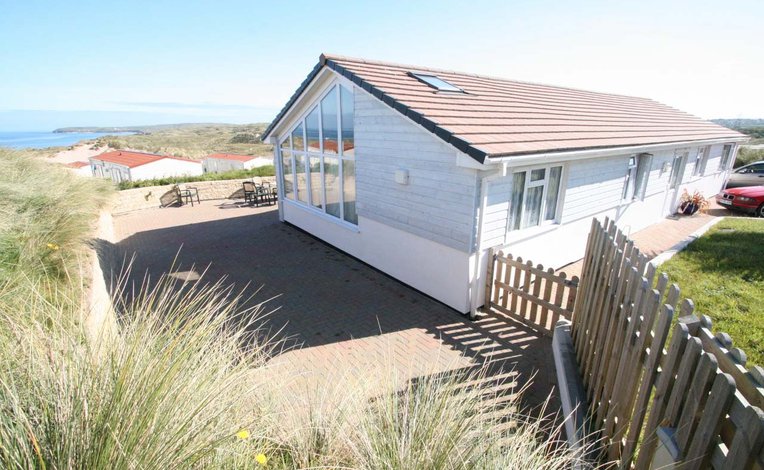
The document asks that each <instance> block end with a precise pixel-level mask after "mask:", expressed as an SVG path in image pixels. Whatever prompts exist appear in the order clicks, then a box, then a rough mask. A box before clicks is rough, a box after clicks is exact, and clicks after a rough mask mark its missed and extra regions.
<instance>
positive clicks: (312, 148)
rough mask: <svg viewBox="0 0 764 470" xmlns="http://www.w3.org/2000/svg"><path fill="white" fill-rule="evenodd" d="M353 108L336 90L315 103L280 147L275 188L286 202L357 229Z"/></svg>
mask: <svg viewBox="0 0 764 470" xmlns="http://www.w3.org/2000/svg"><path fill="white" fill-rule="evenodd" d="M353 103H354V100H353V92H352V90H350V89H348V88H346V87H344V86H342V85H338V84H337V85H333V86H332V87H330V88H329V89H328V90H327V91H326V92H325V93H324V95H323V96H322V97H320V98H319V100H318V104H317V105H316V106H315V107H314V108H312V109H311V110H310V112H308V114H307V115H306V116H305V117H304V118H303V119H302V120H301V121H299V122H298V123H297V124H296V125H295V127H294V130H292V132H291V133H290V134H289V135H288V136H287V137H286V138H285V139H284V141H283V142H282V143H281V145H280V151H281V167H282V172H281V181H280V184H281V185H282V186H283V188H284V195H285V198H286V199H290V200H293V201H295V202H298V203H301V204H303V205H305V206H308V207H312V208H313V209H314V210H317V211H320V212H322V213H324V214H326V215H328V216H331V217H335V218H337V219H339V220H343V221H345V222H348V223H350V224H353V225H357V224H358V215H357V214H356V205H355V200H356V197H355V135H354V130H353V118H354V114H353ZM290 141H291V145H290ZM340 143H341V145H340ZM306 144H307V145H306Z"/></svg>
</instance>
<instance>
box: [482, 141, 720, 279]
mask: <svg viewBox="0 0 764 470" xmlns="http://www.w3.org/2000/svg"><path fill="white" fill-rule="evenodd" d="M722 150H723V145H721V144H719V145H714V146H712V147H711V149H710V153H709V157H708V163H707V165H706V171H705V174H704V175H702V176H692V173H693V168H694V165H695V158H696V155H697V152H698V147H684V148H680V149H677V151H680V152H681V151H687V152H688V153H689V157H688V159H687V161H686V164H685V169H684V172H683V176H682V183H681V184H680V185H679V188H678V189H677V190H676V191H672V190H669V188H668V186H669V177H670V175H671V168H670V166H669V165H671V164H672V163H673V159H674V155H675V149H669V150H664V151H660V152H655V153H654V154H653V159H652V163H651V166H650V176H649V179H648V184H647V189H646V192H645V198H644V200H643V201H623V200H621V197H622V194H623V186H624V182H625V176H626V171H627V165H628V158H629V155H628V154H624V155H620V156H614V157H607V158H591V159H585V160H577V161H576V160H574V161H569V162H567V163H566V165H567V179H565V180H563V182H562V187H561V190H562V191H563V192H564V200H563V209H562V214H561V217H560V224H557V225H551V226H547V227H539V228H533V229H526V230H523V231H518V232H511V233H510V234H509V236H508V237H507V246H506V247H505V250H506V251H508V252H510V253H512V254H513V255H515V256H522V257H523V258H524V259H530V260H532V261H533V262H534V263H542V264H544V265H545V266H547V267H555V268H558V267H561V266H563V265H565V264H567V263H569V262H572V261H575V260H577V259H579V258H581V256H583V253H584V249H585V244H586V237H587V235H588V232H589V227H590V224H591V219H592V217H598V218H600V219H604V217H610V218H614V219H615V220H616V221H617V223H618V224H619V226H620V227H621V228H622V229H623V230H624V231H625V232H626V233H632V232H635V231H638V230H641V229H643V228H645V227H647V226H649V225H652V224H654V223H656V222H659V221H660V220H661V219H662V218H663V217H665V216H667V215H670V214H672V213H674V212H675V211H676V209H677V206H678V200H679V197H680V196H681V193H682V191H683V190H685V189H686V190H687V191H688V192H689V193H693V192H695V191H696V190H697V191H700V192H701V193H703V194H704V195H705V197H707V198H709V197H712V196H713V195H715V194H716V193H718V192H719V190H720V189H721V187H722V185H723V184H724V181H725V179H726V177H727V175H728V173H729V170H726V169H725V170H719V163H720V161H721V154H722ZM511 189H512V175H511V171H510V172H509V174H508V175H507V176H506V177H502V178H497V179H493V180H491V181H490V182H489V184H488V187H487V192H486V194H487V205H486V211H485V218H484V222H483V233H482V243H481V246H482V248H484V249H485V248H488V247H491V246H501V245H504V243H505V234H506V224H507V217H508V214H509V210H510V208H509V201H510V197H511V192H512V191H511Z"/></svg>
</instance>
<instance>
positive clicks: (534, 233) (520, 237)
mask: <svg viewBox="0 0 764 470" xmlns="http://www.w3.org/2000/svg"><path fill="white" fill-rule="evenodd" d="M559 227H560V224H559V223H556V222H555V223H549V224H544V225H539V226H536V227H529V228H524V229H521V230H513V231H511V232H507V236H506V237H505V238H504V244H505V245H509V244H510V243H518V242H522V241H525V240H528V239H530V238H535V237H538V236H539V235H544V234H546V233H549V232H553V231H555V230H557V228H559Z"/></svg>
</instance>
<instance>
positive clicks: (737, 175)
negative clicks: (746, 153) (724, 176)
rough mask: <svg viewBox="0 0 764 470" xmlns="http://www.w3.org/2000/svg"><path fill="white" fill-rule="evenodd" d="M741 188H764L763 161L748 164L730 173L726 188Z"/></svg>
mask: <svg viewBox="0 0 764 470" xmlns="http://www.w3.org/2000/svg"><path fill="white" fill-rule="evenodd" d="M743 186H764V161H761V162H753V163H749V164H748V165H745V166H741V167H740V168H738V169H737V170H735V171H733V172H732V174H731V175H730V177H729V179H728V180H727V188H741V187H743Z"/></svg>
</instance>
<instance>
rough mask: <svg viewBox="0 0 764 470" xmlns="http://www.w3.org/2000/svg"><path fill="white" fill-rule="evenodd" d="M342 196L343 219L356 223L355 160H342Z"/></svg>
mask: <svg viewBox="0 0 764 470" xmlns="http://www.w3.org/2000/svg"><path fill="white" fill-rule="evenodd" d="M342 196H343V200H344V209H345V220H347V221H348V222H350V223H351V224H356V225H357V224H358V214H356V212H355V162H354V161H353V160H346V159H343V160H342Z"/></svg>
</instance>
